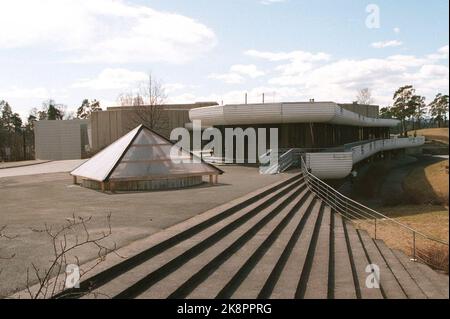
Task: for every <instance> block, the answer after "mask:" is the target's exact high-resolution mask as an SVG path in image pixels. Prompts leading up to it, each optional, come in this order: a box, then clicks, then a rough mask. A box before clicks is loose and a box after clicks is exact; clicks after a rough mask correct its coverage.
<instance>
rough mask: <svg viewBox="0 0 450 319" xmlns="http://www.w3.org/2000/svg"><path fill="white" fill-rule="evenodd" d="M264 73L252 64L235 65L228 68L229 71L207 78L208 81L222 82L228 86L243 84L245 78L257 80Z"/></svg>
mask: <svg viewBox="0 0 450 319" xmlns="http://www.w3.org/2000/svg"><path fill="white" fill-rule="evenodd" d="M264 74H265V73H264V72H263V71H261V70H260V69H259V68H258V67H257V66H256V65H254V64H235V65H232V66H231V67H230V71H229V72H227V73H224V74H217V73H212V74H210V75H209V76H208V78H210V79H216V80H221V81H224V82H225V83H228V84H239V83H243V82H244V81H245V79H246V78H252V79H255V78H258V77H260V76H263V75H264Z"/></svg>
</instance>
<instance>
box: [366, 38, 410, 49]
mask: <svg viewBox="0 0 450 319" xmlns="http://www.w3.org/2000/svg"><path fill="white" fill-rule="evenodd" d="M401 45H403V42H401V41H398V40H389V41H380V42H373V43H372V44H371V46H372V47H373V48H375V49H384V48H389V47H399V46H401Z"/></svg>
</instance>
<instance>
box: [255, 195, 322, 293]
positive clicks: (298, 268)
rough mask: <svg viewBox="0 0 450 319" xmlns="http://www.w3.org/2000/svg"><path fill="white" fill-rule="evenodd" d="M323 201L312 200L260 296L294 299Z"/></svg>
mask: <svg viewBox="0 0 450 319" xmlns="http://www.w3.org/2000/svg"><path fill="white" fill-rule="evenodd" d="M321 205H322V201H320V200H316V201H313V202H311V204H310V205H309V207H308V210H307V213H306V217H307V218H306V221H305V222H303V223H301V224H299V226H298V228H297V231H296V232H295V233H294V234H293V236H292V237H291V240H290V242H289V244H288V246H287V247H286V249H285V251H284V252H283V254H282V256H281V257H280V259H279V261H278V262H277V264H276V266H275V268H274V269H273V271H272V273H271V275H270V276H269V278H268V280H267V281H266V283H265V284H264V286H263V289H262V290H261V292H260V294H259V295H258V298H269V297H270V298H274V299H280V298H281V299H294V298H295V297H296V295H297V288H298V284H299V282H300V277H301V274H302V269H303V266H304V264H305V261H306V255H307V252H308V248H309V244H310V242H311V238H312V236H313V234H314V227H315V224H316V221H317V217H318V216H319V213H320V207H321Z"/></svg>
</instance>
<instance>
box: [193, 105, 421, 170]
mask: <svg viewBox="0 0 450 319" xmlns="http://www.w3.org/2000/svg"><path fill="white" fill-rule="evenodd" d="M189 118H190V120H191V121H194V120H198V121H201V125H202V127H203V128H206V127H210V126H213V127H215V128H218V129H219V130H220V131H221V132H222V136H225V131H226V129H227V128H237V127H240V128H242V129H246V128H249V127H252V128H255V129H257V128H266V130H265V134H269V135H270V131H269V130H267V129H268V128H277V129H278V148H279V156H280V160H279V162H281V163H279V164H278V165H279V166H278V167H281V166H282V167H283V168H287V167H289V166H290V163H294V162H296V159H295V158H294V157H298V154H299V153H303V154H304V157H305V160H306V165H307V166H308V168H309V169H310V170H311V171H312V172H313V173H314V174H315V175H316V176H318V177H319V178H343V177H345V176H347V175H348V174H350V172H351V170H352V167H353V165H354V164H356V163H357V162H359V161H361V160H363V159H365V158H367V157H369V156H372V155H374V154H376V153H378V152H382V151H390V150H393V149H399V148H407V147H416V146H420V145H422V144H423V143H424V139H423V138H406V139H401V138H394V139H391V138H390V129H391V128H393V127H395V126H397V125H398V124H399V121H398V120H393V119H382V118H379V117H378V106H375V105H359V104H356V103H352V104H338V103H335V102H314V101H313V100H312V101H310V102H293V103H292V102H291V103H267V104H233V105H215V106H208V107H201V108H195V109H192V110H190V111H189ZM256 132H257V133H258V130H256ZM269 140H270V136H266V141H267V143H269V142H268V141H269ZM245 143H246V146H247V147H246V148H248V146H250V147H252V145H249V139H246V140H245ZM224 144H225V142H223V143H222V145H223V146H222V147H223V150H222V154H225V146H224ZM253 147H254V145H253ZM266 147H267V148H268V147H269V145H268V144H267V145H266ZM234 154H236V152H235V153H234ZM259 155H261V154H259ZM220 160H223V161H230V159H226V158H224V159H219V161H220ZM231 160H233V159H231ZM283 161H287V163H284V162H283ZM297 162H298V161H297ZM280 165H281V166H280ZM269 171H270V170H269ZM273 171H274V172H277V171H279V169H278V168H275V169H274V170H273Z"/></svg>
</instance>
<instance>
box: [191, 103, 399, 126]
mask: <svg viewBox="0 0 450 319" xmlns="http://www.w3.org/2000/svg"><path fill="white" fill-rule="evenodd" d="M189 118H190V120H191V121H194V120H201V122H202V123H201V124H202V126H214V125H242V124H275V123H277V124H278V123H330V124H340V125H353V126H362V127H393V126H396V125H397V124H398V123H399V121H397V120H391V119H379V118H370V117H366V116H362V115H359V114H357V113H354V112H350V111H348V110H345V109H344V108H342V107H341V106H339V105H338V104H336V103H334V102H298V103H266V104H235V105H215V106H207V107H199V108H195V109H191V110H190V111H189Z"/></svg>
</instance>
